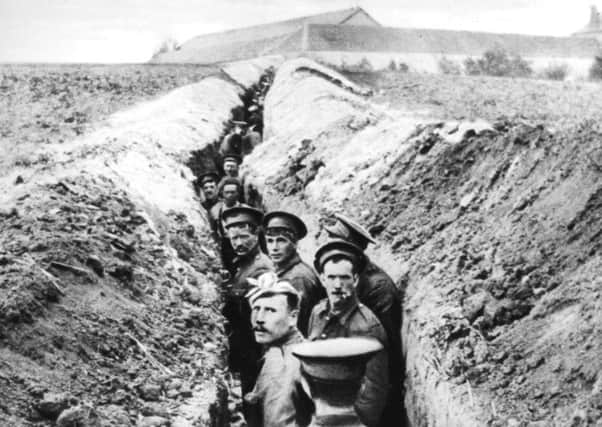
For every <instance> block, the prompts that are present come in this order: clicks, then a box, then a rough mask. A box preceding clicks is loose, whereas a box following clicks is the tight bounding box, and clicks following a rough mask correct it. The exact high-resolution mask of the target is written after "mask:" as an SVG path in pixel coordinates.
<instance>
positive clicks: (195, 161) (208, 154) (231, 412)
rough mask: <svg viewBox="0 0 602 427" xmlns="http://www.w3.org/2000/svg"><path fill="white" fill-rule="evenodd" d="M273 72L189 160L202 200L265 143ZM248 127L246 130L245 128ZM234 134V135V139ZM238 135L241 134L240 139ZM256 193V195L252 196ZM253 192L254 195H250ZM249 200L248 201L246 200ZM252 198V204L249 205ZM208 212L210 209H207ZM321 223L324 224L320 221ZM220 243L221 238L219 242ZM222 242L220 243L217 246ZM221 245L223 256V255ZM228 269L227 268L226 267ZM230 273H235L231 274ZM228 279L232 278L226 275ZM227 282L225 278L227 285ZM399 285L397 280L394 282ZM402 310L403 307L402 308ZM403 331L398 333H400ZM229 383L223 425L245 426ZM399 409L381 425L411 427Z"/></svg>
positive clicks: (235, 385)
mask: <svg viewBox="0 0 602 427" xmlns="http://www.w3.org/2000/svg"><path fill="white" fill-rule="evenodd" d="M273 78H274V69H273V68H270V69H268V70H266V72H265V73H264V74H263V75H262V76H261V77H260V79H259V81H258V82H257V83H256V84H254V85H252V86H251V87H249V88H247V89H245V91H244V92H243V93H242V94H241V96H240V99H241V102H242V104H241V105H239V106H237V107H235V108H233V109H232V111H231V119H230V120H229V121H228V122H226V123H224V128H223V132H222V134H221V135H220V137H219V138H218V139H217V140H215V141H214V142H213V143H212V144H209V145H207V146H206V147H205V148H203V149H202V150H197V151H194V152H192V153H191V157H190V159H189V161H188V163H187V164H188V166H189V167H190V168H191V170H192V171H193V173H194V174H195V176H196V177H197V180H196V181H195V191H196V192H197V194H198V195H199V197H201V198H202V199H203V193H204V191H203V190H202V185H203V181H202V178H203V177H204V176H205V175H206V174H207V173H210V172H214V173H216V175H217V176H218V177H219V181H218V182H220V184H221V180H223V178H224V177H227V176H228V172H227V171H226V170H224V169H225V168H224V160H225V159H226V158H228V157H229V156H230V155H231V154H235V155H237V156H240V159H239V164H240V162H242V160H243V159H244V157H245V156H246V155H248V154H250V153H251V152H252V151H253V149H254V148H255V146H256V145H257V144H258V143H261V142H262V137H263V125H264V116H263V113H264V111H263V100H264V98H265V96H266V95H267V92H268V90H269V89H270V86H271V84H272V83H273ZM245 128H246V129H245ZM233 135H234V136H233ZM236 135H240V138H238V137H237V136H236ZM239 178H240V180H241V182H242V183H243V186H242V191H243V192H245V196H243V197H241V200H240V201H241V202H246V203H247V204H249V205H251V206H253V207H256V208H259V209H261V210H263V211H264V212H265V211H266V209H265V206H264V205H263V195H262V194H261V193H260V192H259V191H258V190H257V189H255V188H254V187H253V186H246V185H245V183H244V177H239ZM221 187H222V186H221V185H218V186H217V192H218V193H221V189H222V188H221ZM253 191H254V192H255V194H253ZM249 193H251V194H249ZM244 197H246V198H247V199H244ZM249 197H250V198H251V199H252V202H248V199H249ZM205 208H206V209H207V206H205ZM210 211H211V209H208V214H209V217H210V218H211V213H210ZM321 222H322V221H321ZM218 240H219V239H218ZM259 243H260V246H261V248H262V250H263V252H266V253H267V251H266V247H265V239H264V236H263V235H262V234H261V233H260V242H259ZM219 244H220V243H219V242H218V245H219ZM223 250H224V248H223V246H222V255H223V253H224V252H223ZM224 267H225V268H226V269H228V266H227V265H224ZM229 274H233V272H230V273H229ZM226 277H230V276H229V275H227V276H226ZM225 281H226V279H224V282H225ZM395 283H397V281H395ZM399 309H400V311H401V305H400V307H399ZM399 333H401V331H398V334H399ZM400 362H401V363H400V364H399V367H400V369H401V370H402V372H401V373H400V375H401V377H402V378H401V381H403V361H400ZM228 377H229V381H228V382H229V384H228V389H229V393H228V408H227V409H228V414H226V417H224V418H227V420H224V421H223V425H230V426H245V425H246V422H245V419H244V416H243V404H242V401H243V399H242V393H241V392H240V380H239V378H238V377H237V376H236V375H229V376H228ZM399 408H400V412H401V414H400V415H399V419H398V420H396V421H395V422H394V423H381V425H391V426H393V425H395V426H397V425H399V426H402V427H403V426H406V427H409V426H410V423H409V420H408V418H407V412H406V410H405V406H404V399H403V396H401V397H400V399H399ZM220 425H221V424H220Z"/></svg>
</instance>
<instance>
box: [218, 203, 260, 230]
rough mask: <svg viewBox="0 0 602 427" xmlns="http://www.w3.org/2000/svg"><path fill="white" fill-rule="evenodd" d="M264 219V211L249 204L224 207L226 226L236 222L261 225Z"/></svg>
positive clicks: (223, 217)
mask: <svg viewBox="0 0 602 427" xmlns="http://www.w3.org/2000/svg"><path fill="white" fill-rule="evenodd" d="M262 219H263V212H262V211H260V210H259V209H255V208H252V207H249V206H234V207H231V208H228V209H224V211H223V212H222V220H223V221H224V224H225V227H226V228H228V227H231V226H233V225H236V224H251V225H255V226H257V225H260V224H261V220H262Z"/></svg>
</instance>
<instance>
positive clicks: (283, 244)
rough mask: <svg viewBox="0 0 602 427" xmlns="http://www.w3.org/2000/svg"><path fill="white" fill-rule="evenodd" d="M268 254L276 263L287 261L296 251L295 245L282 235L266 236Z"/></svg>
mask: <svg viewBox="0 0 602 427" xmlns="http://www.w3.org/2000/svg"><path fill="white" fill-rule="evenodd" d="M265 243H266V247H267V249H268V256H269V257H270V259H271V260H272V262H273V263H274V264H276V265H280V264H282V263H284V262H286V261H288V260H289V259H290V258H291V257H292V256H293V255H295V252H296V251H297V245H296V244H295V243H293V242H291V241H290V240H289V239H287V238H286V237H284V236H266V237H265Z"/></svg>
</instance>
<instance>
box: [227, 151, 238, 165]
mask: <svg viewBox="0 0 602 427" xmlns="http://www.w3.org/2000/svg"><path fill="white" fill-rule="evenodd" d="M227 161H232V162H236V163H238V164H241V163H242V157H240V156H239V155H238V154H236V153H226V154H224V160H223V163H226V162H227Z"/></svg>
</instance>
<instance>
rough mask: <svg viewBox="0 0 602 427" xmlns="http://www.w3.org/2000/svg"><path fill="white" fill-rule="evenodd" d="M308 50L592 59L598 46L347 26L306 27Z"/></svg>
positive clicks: (577, 41)
mask: <svg viewBox="0 0 602 427" xmlns="http://www.w3.org/2000/svg"><path fill="white" fill-rule="evenodd" d="M308 32H309V35H308V39H309V49H308V50H311V51H361V52H400V53H401V52H404V53H431V54H437V53H445V54H448V55H481V54H482V53H483V52H484V51H486V50H488V49H491V48H493V47H496V46H500V47H502V48H504V49H506V50H508V51H510V52H514V53H517V54H520V55H521V56H532V57H538V56H541V57H574V58H592V57H593V56H595V55H596V54H599V52H600V46H601V45H600V43H599V42H598V41H596V40H595V39H591V38H576V37H549V36H531V35H523V34H496V33H478V32H471V31H449V30H428V29H414V28H390V27H370V26H347V25H316V24H312V25H308Z"/></svg>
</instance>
